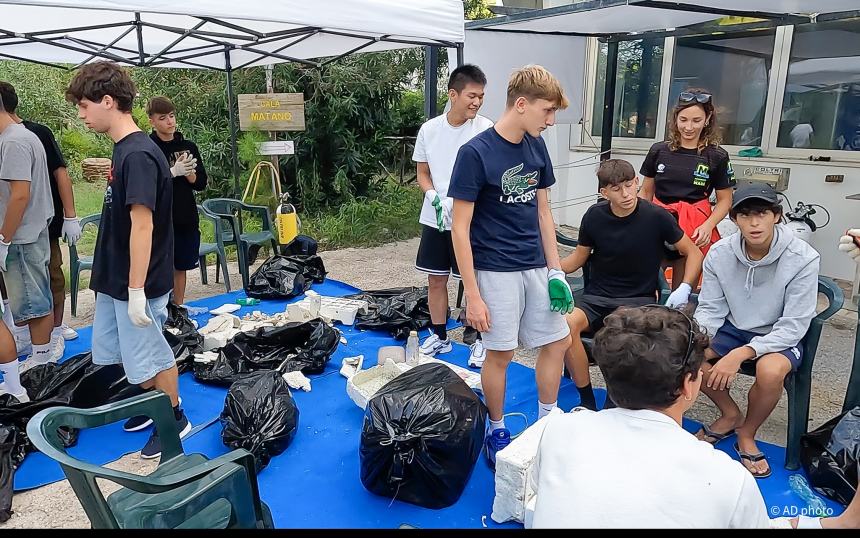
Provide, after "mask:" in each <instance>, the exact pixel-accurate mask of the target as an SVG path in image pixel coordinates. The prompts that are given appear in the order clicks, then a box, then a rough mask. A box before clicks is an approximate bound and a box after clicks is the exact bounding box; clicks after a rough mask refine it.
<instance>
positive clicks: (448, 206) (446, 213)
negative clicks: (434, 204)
mask: <svg viewBox="0 0 860 538" xmlns="http://www.w3.org/2000/svg"><path fill="white" fill-rule="evenodd" d="M442 221H443V222H444V223H445V228H448V229H451V227H452V226H453V225H454V199H453V198H449V197H447V196H446V197H445V198H444V199H443V200H442Z"/></svg>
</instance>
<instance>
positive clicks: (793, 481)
mask: <svg viewBox="0 0 860 538" xmlns="http://www.w3.org/2000/svg"><path fill="white" fill-rule="evenodd" d="M788 483H789V485H790V486H791V491H793V492H794V493H796V494H797V496H798V497H800V498H801V499H803V500H804V501H805V502H806V505H807V506H808V507H809V513H808V514H807V515H809V516H810V517H824V516H826V515H827V513H828V510H827V504H825V503H824V501H823V500H822V499H821V497H819V496H818V495H816V494H815V492H813V491H812V489H811V488H810V487H809V484H808V483H807V482H806V479H805V478H803V475H799V474H793V475H791V476H789V477H788Z"/></svg>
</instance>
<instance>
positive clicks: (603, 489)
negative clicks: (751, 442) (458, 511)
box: [532, 408, 769, 529]
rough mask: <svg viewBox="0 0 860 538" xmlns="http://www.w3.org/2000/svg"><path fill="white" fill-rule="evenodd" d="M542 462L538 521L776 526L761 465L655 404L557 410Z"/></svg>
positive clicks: (542, 524)
mask: <svg viewBox="0 0 860 538" xmlns="http://www.w3.org/2000/svg"><path fill="white" fill-rule="evenodd" d="M533 472H534V474H533V477H532V480H534V481H535V484H536V495H537V501H536V504H535V512H534V523H533V526H534V528H571V527H596V528H614V527H631V528H661V527H662V528H763V529H766V528H768V527H769V519H768V514H767V509H766V508H765V504H764V499H763V498H762V496H761V492H759V489H758V486H757V485H756V483H755V478H753V476H752V474H750V472H749V471H747V470H746V469H745V468H744V466H743V465H741V464H740V463H738V462H736V461H734V460H732V459H731V458H729V456H728V455H726V454H725V453H723V452H720V451H718V450H716V449H715V448H714V447H713V446H711V445H710V444H708V443H706V442H704V441H699V440H698V439H696V437H695V436H693V435H691V434H690V433H688V432H686V431H684V430H683V429H682V428H681V427H680V426H679V425H678V423H677V422H675V421H674V420H672V419H671V418H670V417H668V416H666V415H664V414H663V413H658V412H656V411H649V410H641V411H633V410H630V409H621V408H615V409H608V410H605V411H600V412H594V411H588V410H584V409H581V410H575V411H572V412H570V413H565V414H562V415H557V416H553V417H551V418H550V419H549V422H548V423H547V426H546V430H544V433H543V437H542V438H541V442H540V447H539V449H538V456H537V459H536V461H535V465H534V467H533Z"/></svg>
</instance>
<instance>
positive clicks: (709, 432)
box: [696, 424, 735, 445]
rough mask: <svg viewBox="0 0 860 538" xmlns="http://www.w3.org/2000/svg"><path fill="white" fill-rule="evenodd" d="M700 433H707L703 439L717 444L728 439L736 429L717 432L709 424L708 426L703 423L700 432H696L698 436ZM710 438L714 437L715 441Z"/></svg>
mask: <svg viewBox="0 0 860 538" xmlns="http://www.w3.org/2000/svg"><path fill="white" fill-rule="evenodd" d="M699 433H704V434H705V436H704V438H702V439H701V441H704V442H706V443H710V444H712V445H716V444H717V443H719V442H720V441H722V440H723V439H728V438H729V437H731V436H732V435H734V434H735V430H734V429H731V430H729V431H727V432H725V433H717V432H715V431H713V430H712V429H711V428H709V427H708V426H706V425H705V424H702V429H701V430H699V431H698V432H696V436H697V437H698V435H699ZM708 438H710V439H713V441H709V440H708Z"/></svg>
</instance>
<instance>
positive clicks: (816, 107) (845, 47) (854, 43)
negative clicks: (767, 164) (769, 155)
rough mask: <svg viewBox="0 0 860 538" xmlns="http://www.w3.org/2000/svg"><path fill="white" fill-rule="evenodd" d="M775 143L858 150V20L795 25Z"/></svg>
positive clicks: (859, 122)
mask: <svg viewBox="0 0 860 538" xmlns="http://www.w3.org/2000/svg"><path fill="white" fill-rule="evenodd" d="M777 144H778V145H779V147H783V148H810V149H836V150H847V151H860V21H856V20H854V21H834V22H826V23H822V24H808V25H803V26H796V27H795V29H794V37H793V39H792V44H791V57H790V59H789V63H788V75H787V77H786V82H785V95H784V97H783V102H782V116H781V118H780V122H779V135H778V137H777Z"/></svg>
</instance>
